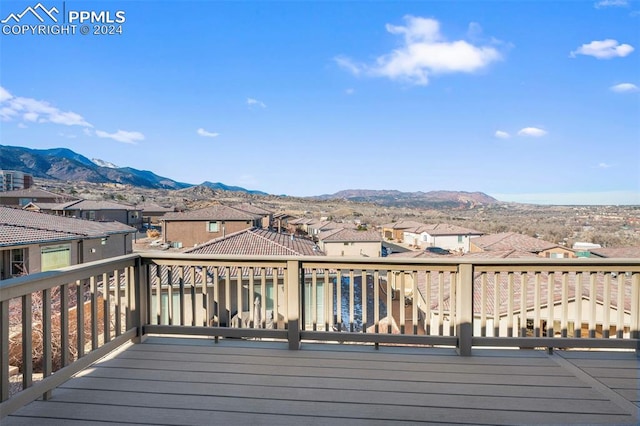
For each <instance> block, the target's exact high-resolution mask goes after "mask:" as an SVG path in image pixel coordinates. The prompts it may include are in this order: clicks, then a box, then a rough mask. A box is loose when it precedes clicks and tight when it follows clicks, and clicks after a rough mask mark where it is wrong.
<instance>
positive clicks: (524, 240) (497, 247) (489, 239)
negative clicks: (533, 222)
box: [470, 232, 576, 259]
mask: <svg viewBox="0 0 640 426" xmlns="http://www.w3.org/2000/svg"><path fill="white" fill-rule="evenodd" d="M503 250H516V251H520V252H528V253H533V254H536V255H538V256H540V257H549V258H560V259H561V258H567V259H568V258H575V257H576V254H575V252H574V251H573V250H571V249H569V248H567V247H563V246H561V245H559V244H555V243H551V242H549V241H545V240H541V239H539V238H534V237H530V236H528V235H524V234H518V233H517V232H502V233H499V234H489V235H483V236H481V237H477V238H473V239H472V240H471V245H470V252H471V253H477V252H483V251H486V252H492V251H503Z"/></svg>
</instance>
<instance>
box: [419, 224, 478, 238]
mask: <svg viewBox="0 0 640 426" xmlns="http://www.w3.org/2000/svg"><path fill="white" fill-rule="evenodd" d="M407 231H409V232H414V233H416V234H421V233H423V232H426V233H428V234H429V235H483V234H484V232H480V231H475V230H473V229H468V228H463V227H461V226H456V225H449V224H448V223H438V224H436V225H421V226H418V227H415V228H409V229H407Z"/></svg>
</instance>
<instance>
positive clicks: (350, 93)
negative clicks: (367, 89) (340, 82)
mask: <svg viewBox="0 0 640 426" xmlns="http://www.w3.org/2000/svg"><path fill="white" fill-rule="evenodd" d="M344 93H346V94H347V95H353V94H354V93H356V91H355V89H351V88H349V89H347V90H345V91H344Z"/></svg>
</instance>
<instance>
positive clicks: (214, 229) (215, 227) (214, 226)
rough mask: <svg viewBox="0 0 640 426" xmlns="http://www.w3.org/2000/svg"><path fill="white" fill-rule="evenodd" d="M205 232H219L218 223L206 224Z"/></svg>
mask: <svg viewBox="0 0 640 426" xmlns="http://www.w3.org/2000/svg"><path fill="white" fill-rule="evenodd" d="M207 231H208V232H220V223H219V222H208V223H207Z"/></svg>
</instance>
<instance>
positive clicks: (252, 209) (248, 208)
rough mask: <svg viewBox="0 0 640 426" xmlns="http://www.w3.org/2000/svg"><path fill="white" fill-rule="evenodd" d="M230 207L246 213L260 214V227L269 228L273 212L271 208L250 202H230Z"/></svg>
mask: <svg viewBox="0 0 640 426" xmlns="http://www.w3.org/2000/svg"><path fill="white" fill-rule="evenodd" d="M231 207H233V208H234V209H238V210H242V211H244V212H247V213H252V214H256V215H260V216H261V217H262V223H261V224H260V227H261V228H264V229H269V228H270V227H271V222H272V221H273V212H272V211H271V210H267V209H265V208H262V207H260V206H256V205H255V204H252V203H238V204H232V205H231Z"/></svg>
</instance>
